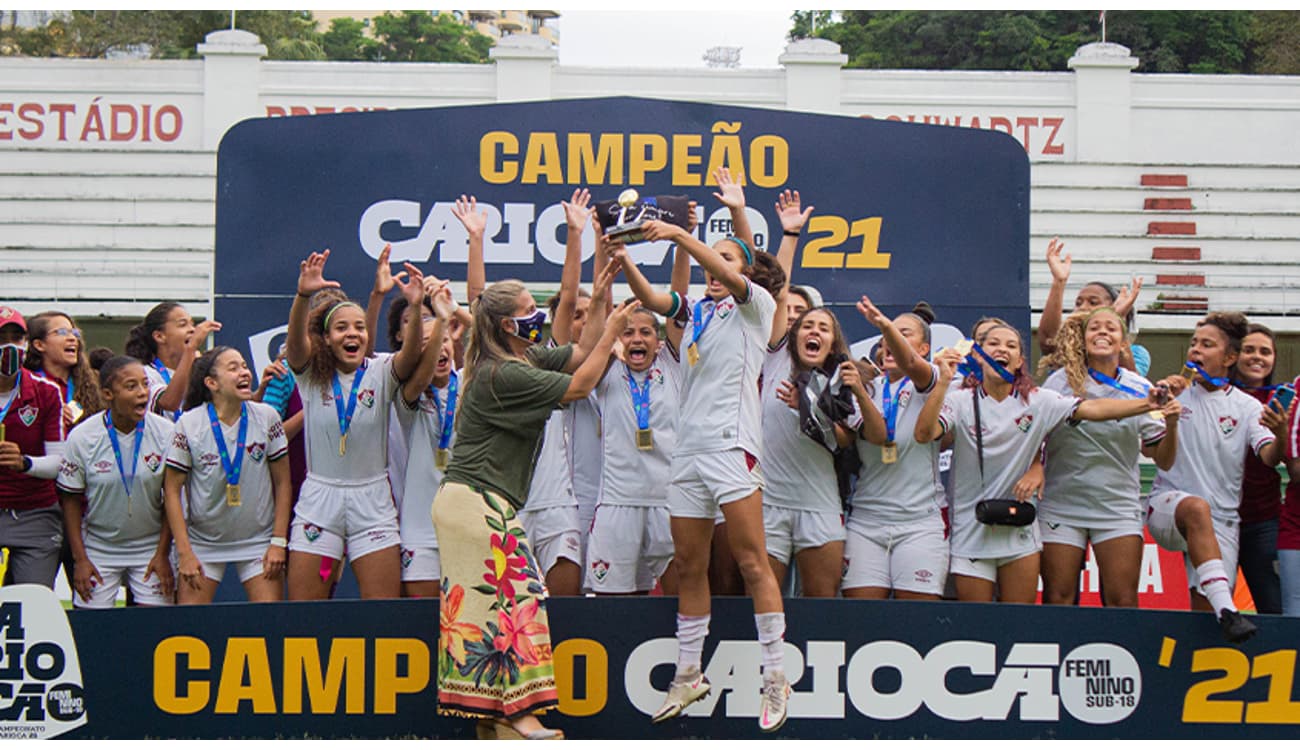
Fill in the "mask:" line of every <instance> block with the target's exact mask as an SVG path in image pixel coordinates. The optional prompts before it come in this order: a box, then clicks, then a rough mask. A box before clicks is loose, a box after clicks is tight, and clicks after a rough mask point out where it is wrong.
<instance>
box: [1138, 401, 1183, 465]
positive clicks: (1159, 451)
mask: <svg viewBox="0 0 1300 750" xmlns="http://www.w3.org/2000/svg"><path fill="white" fill-rule="evenodd" d="M1182 414H1183V405H1182V404H1181V403H1179V402H1178V401H1177V400H1176V399H1172V398H1171V399H1169V401H1168V403H1166V404H1165V405H1164V408H1163V409H1161V416H1163V417H1164V418H1165V436H1164V438H1162V439H1161V440H1160V442H1159V443H1156V444H1155V445H1152V446H1143V448H1142V455H1144V456H1146V457H1147V458H1150V459H1154V460H1155V462H1156V466H1157V467H1158V468H1159V469H1160V470H1161V471H1169V470H1170V469H1172V468H1173V467H1174V459H1175V458H1177V456H1178V420H1179V418H1180V417H1182Z"/></svg>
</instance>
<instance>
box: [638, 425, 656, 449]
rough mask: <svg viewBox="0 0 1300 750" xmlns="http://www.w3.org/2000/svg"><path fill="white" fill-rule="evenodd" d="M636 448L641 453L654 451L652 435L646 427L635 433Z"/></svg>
mask: <svg viewBox="0 0 1300 750" xmlns="http://www.w3.org/2000/svg"><path fill="white" fill-rule="evenodd" d="M636 447H637V448H638V449H640V450H643V451H652V450H654V449H655V440H654V435H653V434H652V433H651V432H650V428H649V427H647V428H645V429H644V430H637V431H636Z"/></svg>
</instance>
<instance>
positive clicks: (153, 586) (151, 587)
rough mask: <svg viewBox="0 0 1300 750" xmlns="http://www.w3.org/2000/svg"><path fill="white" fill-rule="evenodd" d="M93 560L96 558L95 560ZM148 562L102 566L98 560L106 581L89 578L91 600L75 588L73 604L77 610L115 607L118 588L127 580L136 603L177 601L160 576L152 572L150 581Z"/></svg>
mask: <svg viewBox="0 0 1300 750" xmlns="http://www.w3.org/2000/svg"><path fill="white" fill-rule="evenodd" d="M92 562H93V561H92ZM147 567H149V566H148V565H147V564H145V565H111V564H110V565H103V564H100V563H95V569H96V570H98V571H99V575H100V576H101V577H102V578H103V579H104V582H103V583H100V582H99V581H96V580H95V579H93V578H92V579H90V599H89V601H87V600H85V599H82V598H81V595H80V594H78V593H77V592H76V590H75V589H74V590H73V591H72V606H74V607H76V608H77V609H112V608H114V607H116V606H117V590H118V589H120V588H121V587H122V583H123V581H124V580H125V582H126V585H127V586H128V587H129V588H130V589H131V595H132V596H134V597H135V603H136V604H143V605H145V606H148V607H162V606H166V605H168V604H173V603H174V600H173V599H172V595H171V594H170V593H165V592H164V591H163V589H162V583H161V582H160V581H159V580H158V576H156V575H151V576H149V580H147V581H146V580H145V579H144V571H145V568H147ZM175 575H176V570H175V568H173V569H172V577H173V578H174V577H175Z"/></svg>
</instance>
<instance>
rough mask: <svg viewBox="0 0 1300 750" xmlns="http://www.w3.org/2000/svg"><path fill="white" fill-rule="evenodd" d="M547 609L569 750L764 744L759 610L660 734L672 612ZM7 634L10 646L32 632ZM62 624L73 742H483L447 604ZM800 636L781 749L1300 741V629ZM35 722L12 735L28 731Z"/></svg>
mask: <svg viewBox="0 0 1300 750" xmlns="http://www.w3.org/2000/svg"><path fill="white" fill-rule="evenodd" d="M548 608H549V613H550V622H551V628H552V643H553V658H554V662H555V665H556V681H557V685H558V689H559V694H560V707H559V712H557V713H553V714H551V715H549V716H548V719H547V722H548V723H551V724H555V725H557V726H561V727H563V728H564V729H565V731H566V734H567V735H568V736H569V737H572V738H584V739H597V738H599V739H624V738H626V739H658V738H662V739H671V738H687V737H696V738H749V737H758V736H760V735H759V732H758V722H757V719H756V717H757V714H758V705H759V692H758V691H759V685H760V676H759V675H760V667H761V655H760V650H759V645H758V643H757V641H755V640H754V619H753V615H752V609H751V606H750V603H749V602H748V600H744V599H718V600H715V602H714V611H713V622H712V625H711V627H710V636H709V639H708V641H707V643H706V647H705V651H704V666H705V672H706V674H707V676H708V678H709V680H710V681H711V683H712V685H713V692H712V694H710V695H709V696H708V697H707V698H705V699H704V700H702V701H700V702H699V703H698V704H696V705H694V706H692V707H691V708H690V709H688V710H687V712H686V715H685V716H683V717H682V718H680V719H677V720H673V721H670V722H667V723H665V724H661V725H651V723H650V718H649V715H650V714H651V713H652V712H653V711H654V710H655V709H656V708H658V706H659V705H660V703H661V702H662V700H663V691H665V690H666V688H667V685H668V681H669V679H670V678H671V676H672V671H673V664H674V661H675V657H676V642H675V641H674V639H673V635H672V634H673V628H674V619H673V617H674V610H675V608H676V601H675V600H674V599H672V598H665V597H642V598H621V597H614V598H555V599H551V600H550V601H549V602H548ZM11 614H12V615H13V616H11V617H10V619H9V620H8V621H7V622H8V623H9V624H10V626H11V629H10V630H9V631H7V632H8V637H9V638H10V639H11V640H12V639H13V638H14V632H15V631H14V630H13V629H12V627H13V626H15V625H20V624H22V620H21V619H15V618H17V617H20V616H21V612H13V613H11ZM68 618H69V619H70V620H71V623H72V632H73V635H75V638H76V651H77V652H78V653H79V655H80V668H81V673H80V674H81V679H82V683H83V685H84V690H80V689H79V690H77V691H75V694H76V696H77V698H78V700H79V703H78V707H84V715H85V718H86V724H85V725H84V726H81V727H79V728H76V729H73V730H72V731H71V732H70V733H69V735H68V736H71V737H114V738H140V737H180V738H189V737H197V738H223V737H298V738H301V737H304V736H309V737H335V738H345V737H467V736H472V732H473V726H472V723H471V722H468V721H465V720H459V719H448V718H439V717H437V716H436V715H435V706H436V700H437V690H436V685H435V682H434V672H435V671H436V670H435V669H434V664H435V663H436V655H437V649H438V608H437V602H436V601H433V600H404V601H373V602H369V601H368V602H343V601H334V602H312V603H301V602H300V603H283V604H217V605H209V606H197V607H167V608H157V609H145V608H132V609H119V610H113V611H99V612H90V611H73V612H70V613H69V614H68ZM786 618H787V624H788V627H787V632H786V637H787V639H788V640H787V645H786V654H785V665H786V671H787V674H788V676H789V677H790V679H791V681H792V682H793V683H794V693H793V695H792V697H791V699H790V706H789V710H790V718H789V721H788V722H787V723H786V725H785V727H784V728H783V729H782V730H781V732H780V734H779V735H778V736H780V737H786V738H826V739H831V738H839V739H844V738H857V739H865V738H915V737H928V738H940V739H945V738H948V739H956V738H1055V739H1095V738H1197V739H1211V738H1219V739H1232V740H1237V739H1241V738H1246V737H1248V738H1252V739H1263V738H1276V739H1282V738H1291V739H1294V738H1296V737H1297V736H1300V694H1298V691H1297V687H1296V684H1295V680H1294V678H1295V672H1296V664H1297V658H1296V644H1297V643H1300V620H1297V619H1293V618H1282V617H1260V618H1258V619H1257V622H1258V623H1259V624H1260V631H1259V635H1258V636H1256V637H1255V638H1254V639H1253V640H1251V641H1250V642H1248V643H1247V644H1245V645H1244V646H1229V645H1227V644H1225V643H1224V642H1223V641H1222V638H1221V636H1220V635H1219V632H1218V626H1217V624H1216V623H1215V621H1214V618H1213V617H1212V616H1210V614H1208V613H1187V612H1155V611H1139V610H1135V609H1133V610H1124V609H1121V610H1116V609H1105V610H1103V609H1096V608H1075V607H1045V606H1016V605H996V604H958V603H951V602H942V603H931V602H905V601H886V602H872V601H846V600H806V599H801V600H792V601H788V602H787V612H786ZM31 624H32V623H31V622H28V625H29V626H30V625H31ZM18 632H19V638H20V640H19V641H18V643H19V645H21V635H22V633H21V631H18ZM29 632H31V631H29ZM47 637H48V636H47ZM7 651H8V661H7V662H6V664H7V666H8V667H9V670H8V672H14V674H13V675H10V674H9V673H8V672H5V673H3V674H2V675H0V679H5V678H9V679H16V680H19V681H20V682H24V680H23V679H22V678H21V675H18V673H19V672H21V671H22V664H23V663H24V662H23V652H22V649H21V648H16V647H15V646H13V645H12V644H11V645H10V646H9V647H8V649H7ZM65 652H66V649H64V650H63V651H61V652H60V653H65ZM63 660H64V661H67V662H68V663H70V664H72V665H74V666H75V663H76V662H75V657H74V658H72V659H68V658H67V657H66V656H65V657H63ZM25 663H26V664H27V665H28V669H29V670H30V669H32V665H33V664H34V665H36V667H37V669H36V671H37V672H41V671H42V670H41V667H42V665H43V666H44V667H48V664H47V663H46V662H41V661H33V660H32V659H30V658H29V659H28V660H27V661H26V662H25ZM50 671H52V670H49V669H48V668H46V669H44V672H50ZM39 679H45V678H43V677H40V676H39V675H36V677H33V673H29V674H28V675H27V678H26V680H25V682H28V683H33V684H32V685H31V686H30V687H37V685H36V683H38V682H39ZM63 679H64V680H65V681H66V677H65V678H63ZM0 685H3V683H0ZM28 687H29V685H27V684H23V686H22V689H23V690H24V691H26V690H27V689H28ZM16 690H17V688H15V692H16ZM63 692H65V693H66V692H69V688H68V687H66V686H65V688H64V691H63ZM82 696H84V700H82ZM4 703H5V701H2V700H0V704H4ZM42 705H43V703H42V702H39V701H38V702H37V703H36V704H35V705H34V706H32V707H31V708H30V709H29V713H28V714H26V715H25V716H23V715H20V714H21V712H10V713H14V715H13V716H7V719H8V720H10V721H23V720H26V721H32V720H33V714H32V713H30V711H32V710H34V711H36V712H37V713H38V714H39V712H40V710H41V707H42ZM51 705H53V704H51ZM34 718H35V719H36V720H40V718H41V717H40V716H39V715H36V716H35V717H34ZM3 728H4V725H3V721H0V729H3Z"/></svg>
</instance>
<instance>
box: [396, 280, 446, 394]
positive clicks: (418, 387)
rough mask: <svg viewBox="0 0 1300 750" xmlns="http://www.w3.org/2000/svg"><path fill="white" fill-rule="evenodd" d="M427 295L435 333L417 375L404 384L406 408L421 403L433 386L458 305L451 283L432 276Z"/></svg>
mask: <svg viewBox="0 0 1300 750" xmlns="http://www.w3.org/2000/svg"><path fill="white" fill-rule="evenodd" d="M424 294H425V296H427V297H428V298H429V300H430V301H431V302H432V303H433V311H434V315H435V318H434V321H433V333H432V334H430V336H429V343H427V344H425V345H424V350H423V351H422V352H421V354H420V361H419V362H418V363H417V364H416V367H415V372H414V373H412V374H411V377H410V378H408V379H407V381H406V382H405V383H403V384H402V400H404V401H405V402H406V403H407V404H414V403H416V402H417V401H419V400H420V394H421V393H423V392H424V389H425V388H428V387H429V383H432V382H433V372H434V370H436V369H438V357H439V356H440V355H441V354H442V344H443V341H444V340H445V339H446V337H447V328H448V326H449V324H450V322H451V317H452V314H453V306H454V305H455V304H456V303H455V300H453V299H452V296H451V288H450V286H449V282H446V281H442V280H441V279H438V278H435V277H433V276H425V277H424ZM422 327H423V326H422ZM420 333H421V335H423V333H424V331H423V330H421V332H420Z"/></svg>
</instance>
